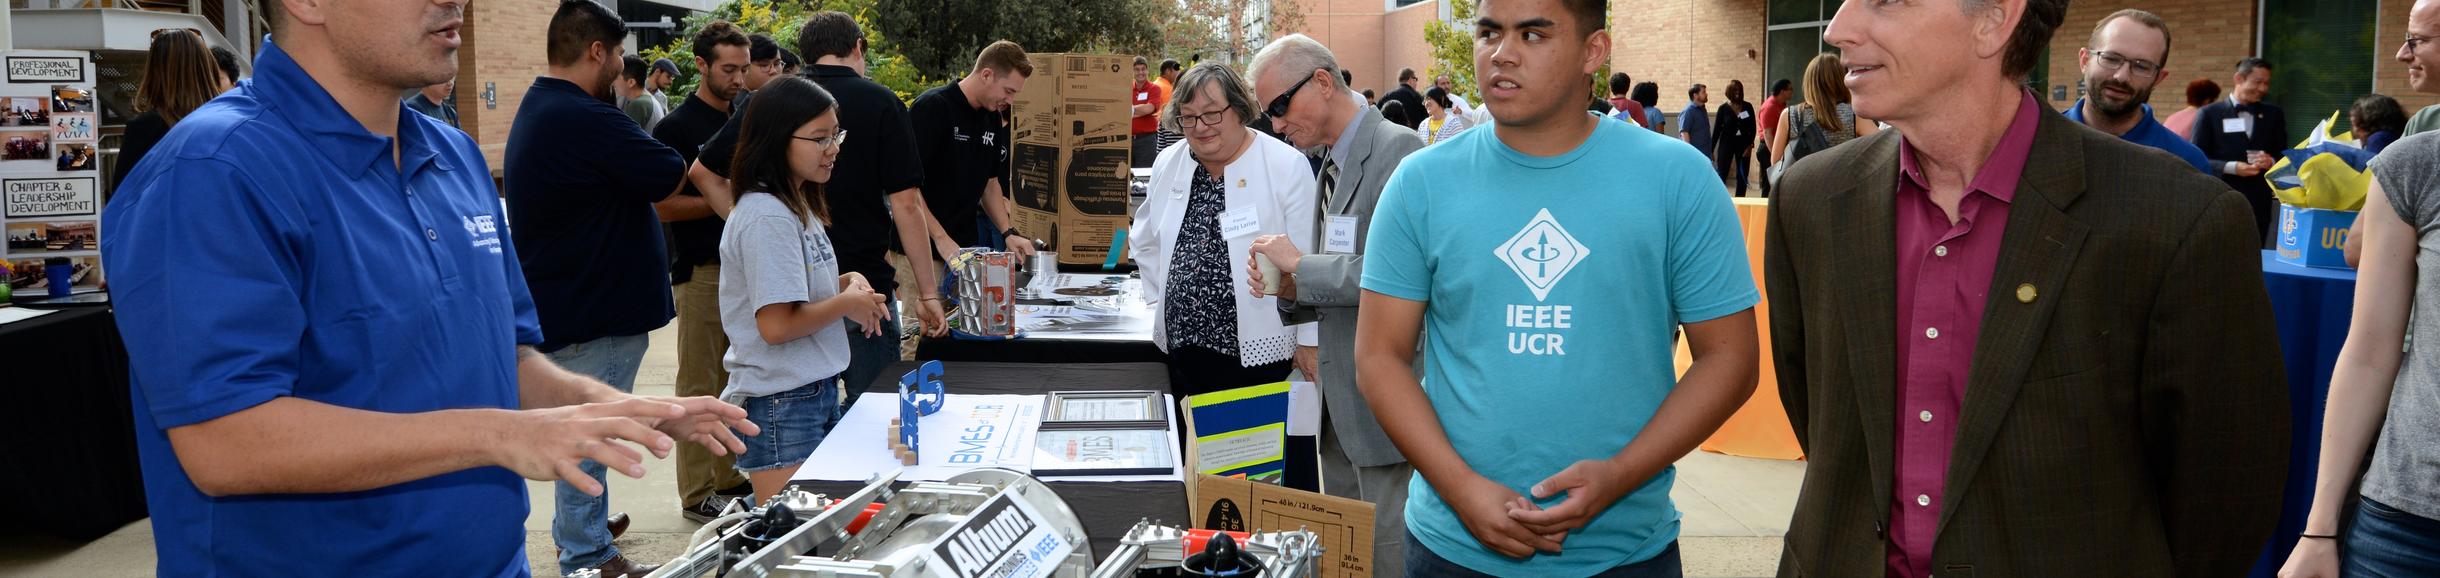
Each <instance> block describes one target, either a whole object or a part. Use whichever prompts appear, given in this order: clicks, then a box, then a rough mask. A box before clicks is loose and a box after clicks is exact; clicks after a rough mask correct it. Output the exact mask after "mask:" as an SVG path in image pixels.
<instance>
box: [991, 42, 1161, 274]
mask: <svg viewBox="0 0 2440 578" xmlns="http://www.w3.org/2000/svg"><path fill="white" fill-rule="evenodd" d="M1028 58H1029V59H1030V61H1031V62H1032V63H1033V65H1034V76H1033V77H1032V78H1029V79H1027V80H1026V82H1025V89H1024V90H1022V91H1019V92H1018V93H1017V96H1016V99H1015V100H1014V101H1013V102H1012V103H1011V110H1012V117H1013V120H1012V122H1013V123H1014V125H1013V126H1012V127H1011V132H1012V135H1011V136H1012V138H1013V140H1015V145H1014V148H1013V150H1012V151H1011V152H1010V154H1009V157H1010V161H1009V162H1010V163H1011V164H1012V165H1013V167H1012V169H1013V170H1012V171H1011V173H1013V175H1014V176H1012V177H1011V178H1012V179H1013V180H1015V181H1016V182H1015V183H1012V184H1011V185H1010V187H1009V189H1010V195H1011V200H1013V201H1014V203H1013V204H1014V205H1016V209H1015V211H1013V212H1014V213H1015V215H1014V216H1013V217H1012V218H1014V219H1015V220H1016V221H1017V228H1018V230H1021V231H1025V232H1026V233H1027V234H1029V235H1033V236H1035V237H1039V238H1044V239H1049V240H1050V242H1051V246H1052V247H1053V250H1055V251H1058V252H1059V262H1061V263H1065V264H1095V263H1101V262H1103V261H1104V260H1105V259H1107V258H1108V256H1109V252H1110V251H1111V242H1112V241H1113V240H1114V237H1115V235H1116V233H1117V232H1118V231H1119V230H1121V229H1125V228H1126V227H1127V225H1128V223H1129V219H1130V218H1131V214H1130V212H1129V210H1128V206H1127V168H1128V166H1129V165H1130V164H1131V163H1130V157H1129V154H1130V152H1131V149H1130V147H1129V146H1128V145H1129V138H1130V133H1131V129H1132V124H1131V121H1132V120H1133V118H1132V116H1131V115H1130V114H1129V110H1128V108H1129V107H1130V106H1131V105H1132V104H1133V103H1134V101H1133V100H1132V96H1133V95H1132V94H1130V93H1128V92H1127V91H1128V89H1129V88H1130V87H1132V85H1133V84H1134V77H1133V75H1134V69H1133V68H1132V66H1133V61H1132V60H1131V59H1130V58H1129V57H1125V56H1116V55H1102V54H1034V55H1029V57H1028Z"/></svg>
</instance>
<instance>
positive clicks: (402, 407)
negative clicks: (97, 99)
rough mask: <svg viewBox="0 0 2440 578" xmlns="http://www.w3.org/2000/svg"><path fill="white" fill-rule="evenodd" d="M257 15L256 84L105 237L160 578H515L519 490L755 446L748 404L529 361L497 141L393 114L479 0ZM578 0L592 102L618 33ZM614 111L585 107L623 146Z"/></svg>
mask: <svg viewBox="0 0 2440 578" xmlns="http://www.w3.org/2000/svg"><path fill="white" fill-rule="evenodd" d="M263 6H264V7H266V8H269V9H270V13H269V14H266V15H265V16H267V17H268V18H269V19H270V22H271V36H270V39H269V40H267V41H265V42H263V44H262V50H261V51H259V52H258V54H259V55H260V56H259V57H258V58H256V60H255V62H254V72H255V75H254V77H253V78H252V79H250V80H248V81H246V82H245V83H244V84H243V85H242V86H239V87H238V88H237V89H235V90H231V91H229V92H228V93H226V94H222V95H220V97H219V98H215V99H213V100H212V101H211V102H209V103H206V104H204V105H203V106H202V107H201V108H197V109H195V111H194V112H193V113H191V114H189V115H187V116H186V117H185V118H183V119H181V120H179V122H178V128H177V129H176V130H173V131H170V133H169V134H168V136H165V137H163V138H162V140H161V144H160V145H159V146H158V147H156V148H154V149H153V150H152V153H151V154H150V155H149V156H147V157H146V160H145V161H144V163H142V164H141V165H139V166H137V167H136V168H135V170H134V171H133V172H132V173H130V174H129V175H128V176H127V181H126V182H125V183H122V186H120V188H119V190H118V194H116V195H114V196H112V197H111V199H110V207H109V209H108V210H109V213H110V215H111V219H112V221H111V223H112V226H111V227H110V228H108V229H105V230H103V232H102V236H103V239H104V240H105V241H104V243H103V244H102V251H103V253H104V255H105V257H104V258H106V259H108V260H109V261H110V264H111V275H112V277H113V279H112V281H113V283H112V286H111V292H112V295H111V302H112V306H114V307H116V314H117V316H118V323H119V329H120V333H121V334H123V335H124V336H125V341H126V346H127V358H128V366H129V367H131V368H133V373H132V374H131V375H130V376H129V381H130V386H131V387H130V388H129V393H130V400H129V401H130V405H131V407H132V408H133V411H132V412H131V416H130V417H132V418H133V421H134V426H133V427H134V430H135V434H136V443H135V445H136V452H137V454H138V457H139V459H140V460H141V462H142V466H143V467H142V470H143V475H144V496H143V497H144V499H145V503H146V506H147V508H148V509H149V510H150V513H151V515H152V532H151V534H152V541H153V547H154V553H155V554H156V556H157V558H156V559H157V560H158V562H157V564H158V565H157V566H156V567H155V568H154V571H153V573H155V574H159V575H162V576H343V575H383V576H487V577H516V576H525V575H527V574H529V573H530V572H531V566H530V563H529V562H528V561H527V558H526V554H525V542H526V534H525V520H526V514H527V505H528V502H527V497H526V480H527V479H532V480H538V481H554V480H561V479H565V480H568V481H569V482H570V483H571V484H573V485H574V486H575V487H576V488H577V489H579V490H582V491H583V492H585V493H590V494H599V493H601V491H602V487H603V486H602V484H601V482H600V481H599V480H597V479H596V478H597V477H598V476H599V475H600V472H601V470H592V471H590V472H587V471H583V470H582V469H580V467H579V463H581V462H586V461H598V462H600V463H602V464H604V465H607V466H609V467H611V468H613V469H616V470H618V471H619V472H620V473H621V474H623V475H626V476H629V477H636V478H641V477H643V476H644V473H645V472H644V468H645V465H644V460H643V456H644V455H646V452H649V453H650V455H652V456H655V457H666V456H667V455H668V454H669V451H670V449H671V448H672V447H673V446H675V445H677V444H678V443H680V442H693V443H700V444H703V445H706V446H709V447H712V448H714V450H713V451H715V452H741V451H744V450H745V445H744V444H743V443H740V442H739V441H738V439H737V435H740V434H742V435H755V434H757V433H759V431H760V430H759V429H757V428H756V427H755V425H754V423H753V422H751V421H748V420H747V419H746V414H745V411H744V410H742V409H738V408H737V407H736V406H732V405H729V404H725V403H721V402H720V401H719V400H716V399H712V398H708V397H695V398H683V399H681V398H669V397H651V396H636V395H632V394H628V393H625V392H621V391H619V390H618V389H617V388H614V387H611V386H610V385H608V384H605V383H603V380H601V379H596V378H594V377H590V376H586V375H582V374H579V373H577V372H571V371H568V370H567V369H564V368H562V367H561V366H560V365H559V364H558V363H557V362H554V361H552V359H551V357H552V356H548V355H543V354H541V353H537V352H536V351H535V350H534V348H533V346H536V345H540V344H543V343H545V342H544V339H543V337H544V336H543V332H542V328H541V323H540V322H538V321H537V320H536V317H537V314H536V311H535V306H534V304H535V301H536V300H537V299H536V298H535V297H534V296H533V294H532V293H531V292H529V291H528V285H527V283H526V281H525V269H524V268H521V267H520V266H519V264H520V262H521V261H520V260H519V259H518V255H519V253H518V251H517V248H518V247H517V246H518V245H521V244H522V243H512V242H509V239H508V235H509V234H510V232H509V231H508V228H507V223H505V222H503V220H502V219H503V218H504V217H503V215H502V212H503V209H502V208H501V206H500V197H499V193H498V192H496V190H495V189H494V188H493V185H492V180H491V167H490V164H489V163H487V162H485V160H484V157H483V150H482V148H481V147H480V146H478V145H476V144H475V141H474V139H473V138H472V137H469V136H467V135H466V133H464V132H461V131H459V130H457V129H454V128H449V126H448V125H446V124H443V123H441V122H440V121H438V120H433V119H431V118H429V117H425V116H424V115H421V114H416V113H414V112H412V111H409V110H407V108H406V107H405V106H403V105H401V104H399V102H398V96H399V94H400V93H402V92H404V91H407V90H413V89H416V88H419V87H424V86H430V85H433V84H438V83H440V82H442V81H446V80H448V79H449V78H450V77H451V76H453V75H455V74H457V71H458V48H459V45H460V43H461V42H462V37H461V36H460V32H461V30H462V29H463V28H464V26H465V10H466V3H465V2H463V1H462V0H434V1H427V2H326V1H322V0H291V1H282V2H267V3H264V4H263ZM590 6H591V5H590V4H589V3H587V6H583V7H578V8H584V9H586V11H587V12H586V13H587V14H588V15H589V16H588V18H587V20H588V21H592V22H596V23H598V25H597V27H596V28H594V30H599V31H603V32H595V33H593V34H591V35H589V36H591V41H588V42H584V43H582V45H581V46H582V48H579V49H577V50H576V51H575V52H576V53H577V54H579V55H580V56H578V57H577V58H574V59H567V58H557V57H555V58H553V59H552V60H554V61H558V62H567V61H570V60H575V61H581V62H584V63H586V66H589V67H591V68H584V67H576V66H570V67H564V68H566V69H567V71H568V75H569V76H574V77H581V78H584V79H587V81H588V82H590V83H592V84H593V86H596V87H598V86H600V85H602V84H607V83H608V82H609V81H608V79H609V77H610V74H609V71H610V70H611V69H610V68H609V66H608V64H609V62H611V61H614V60H616V59H617V58H616V57H617V56H618V52H617V51H618V49H617V48H616V47H617V46H618V42H619V41H618V39H619V38H620V37H621V36H622V35H623V32H624V31H623V30H622V29H620V28H618V27H620V26H623V25H621V24H620V23H619V22H618V19H617V17H616V16H612V15H610V14H608V13H607V12H606V11H598V10H599V9H598V8H591V7H590ZM567 10H568V9H565V8H563V9H562V12H563V13H564V12H566V11H567ZM551 28H552V32H553V34H551V36H553V37H558V36H560V34H557V32H558V29H559V28H560V27H559V26H557V23H556V22H555V23H554V25H553V26H552V27H551ZM552 52H553V53H554V54H555V55H556V54H559V53H562V52H564V51H562V50H553V51H552ZM579 70H582V71H583V72H582V73H581V74H579V73H577V72H576V71H579ZM554 74H555V75H557V74H559V72H557V71H555V72H554ZM571 84H573V83H571ZM566 90H567V91H568V92H579V93H580V92H582V91H581V89H579V88H577V87H574V86H570V87H566ZM600 94H601V92H599V91H596V92H594V93H592V94H590V95H582V96H578V97H577V98H576V99H577V100H583V99H585V98H591V99H596V100H594V101H593V102H592V103H590V105H589V106H592V107H598V108H597V109H596V110H599V111H600V112H599V116H598V118H599V119H601V120H600V121H598V122H600V123H602V124H609V125H615V126H621V127H629V128H625V130H629V131H633V130H635V129H634V128H632V127H633V126H634V125H635V123H634V122H632V121H629V120H627V118H626V117H625V116H624V115H623V114H621V113H619V112H618V111H617V110H616V109H613V108H610V107H609V105H608V104H606V103H600V102H599V101H598V99H599V98H600ZM571 130H576V129H573V128H571ZM595 130H600V129H595ZM512 140H514V139H512ZM521 176H522V175H521ZM666 184H674V183H666ZM587 192H594V193H596V194H607V193H602V192H598V191H587ZM638 204H641V202H640V200H639V203H638ZM638 210H644V209H641V208H640V207H639V209H638ZM121 225H124V226H121ZM517 231H519V232H524V231H525V229H524V228H523V227H520V228H518V229H517ZM607 249H608V248H605V251H604V252H611V251H609V250H607ZM633 258H635V259H637V260H639V261H648V260H649V259H650V258H651V257H650V256H649V255H633ZM548 297H566V296H565V295H546V296H545V298H548ZM662 311H666V310H665V309H664V310H662ZM650 315H651V313H650V312H646V313H639V314H636V316H638V317H647V318H648V317H649V316H650ZM663 319H666V317H663ZM605 334H615V332H606V333H605ZM559 339H562V340H563V341H566V342H570V343H574V342H576V341H582V340H584V339H583V338H581V337H580V336H578V335H575V334H570V335H563V336H561V337H560V338H559ZM596 339H598V338H596ZM562 351H563V352H564V351H565V349H563V350H562ZM731 427H734V428H737V430H736V431H737V433H731V430H730V428H731ZM656 430H657V431H656ZM629 444H633V445H632V446H630V445H629ZM561 519H562V521H573V522H577V523H581V524H584V525H586V526H589V527H592V528H600V527H601V525H602V523H603V520H602V518H601V517H600V515H599V514H598V513H597V514H594V515H593V516H592V517H590V518H587V519H583V520H571V519H569V518H567V517H566V516H561Z"/></svg>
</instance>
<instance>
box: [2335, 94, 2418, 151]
mask: <svg viewBox="0 0 2440 578" xmlns="http://www.w3.org/2000/svg"><path fill="white" fill-rule="evenodd" d="M2347 122H2348V123H2349V124H2352V125H2354V126H2355V127H2363V129H2364V130H2365V131H2368V132H2365V133H2363V134H2357V135H2355V139H2356V140H2357V141H2362V140H2364V137H2369V136H2372V134H2371V133H2374V132H2388V133H2390V134H2405V133H2406V108H2405V107H2402V106H2398V99H2395V98H2390V97H2389V96H2388V95H2382V94H2367V95H2364V96H2363V98H2358V99H2355V106H2353V107H2350V108H2348V109H2347ZM2350 128H2352V127H2350Z"/></svg>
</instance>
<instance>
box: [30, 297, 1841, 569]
mask: <svg viewBox="0 0 2440 578" xmlns="http://www.w3.org/2000/svg"><path fill="white" fill-rule="evenodd" d="M676 334H677V332H676V331H675V330H674V329H663V330H661V331H656V332H653V334H652V349H651V352H649V353H647V354H645V357H644V366H643V369H642V370H641V371H640V372H639V373H638V374H637V376H636V390H637V392H638V393H646V394H660V395H669V394H671V393H673V385H672V384H673V383H675V376H676V374H677V366H678V360H677V338H676ZM671 464H672V462H670V461H668V460H661V461H655V462H650V463H648V464H647V465H646V468H647V469H648V471H649V473H648V474H647V475H645V476H644V478H643V479H629V478H627V477H625V476H621V475H617V474H613V475H611V477H610V507H611V511H614V512H615V511H623V512H627V514H628V515H629V516H630V517H632V518H633V522H632V523H631V524H630V526H629V528H628V529H627V535H626V536H625V537H623V538H620V539H619V540H618V542H617V543H616V546H617V547H618V548H619V550H620V551H621V552H622V553H624V554H625V555H626V556H627V557H628V558H630V559H633V560H635V561H637V562H643V563H660V562H664V561H668V560H669V559H671V558H675V557H677V555H678V554H679V552H680V551H681V550H683V549H684V548H685V545H686V541H687V539H688V537H689V536H690V535H691V534H692V533H694V531H695V529H696V528H697V527H698V525H697V524H695V523H694V522H691V521H688V520H687V519H686V518H684V517H682V516H679V515H678V506H677V478H676V476H675V475H673V474H671V473H670V472H671V470H670V467H671ZM1677 465H1678V469H1677V476H1678V477H1677V487H1676V488H1675V489H1673V490H1672V491H1671V492H1670V497H1671V498H1673V499H1675V500H1676V501H1677V506H1678V509H1679V510H1681V511H1683V512H1685V518H1684V519H1683V520H1682V521H1681V526H1680V530H1679V531H1680V535H1681V538H1680V544H1679V547H1680V550H1681V553H1682V556H1683V559H1684V560H1685V566H1686V575H1687V576H1689V577H1697V578H1710V577H1757V576H1770V575H1772V573H1773V571H1774V570H1775V569H1776V568H1777V564H1778V561H1779V552H1780V536H1782V535H1784V534H1786V533H1787V525H1788V516H1789V515H1790V513H1791V512H1793V511H1794V510H1795V507H1796V490H1797V488H1798V486H1799V484H1800V483H1801V482H1802V481H1803V478H1804V463H1803V462H1787V461H1777V460H1759V459H1749V458H1738V457H1729V456H1723V455H1718V454H1711V453H1706V452H1701V451H1697V452H1695V453H1694V454H1692V455H1689V456H1686V459H1684V460H1681V461H1679V462H1678V464H1677ZM527 488H528V490H529V496H530V498H531V500H532V514H531V515H530V516H528V517H527V518H526V522H525V529H526V540H525V551H526V556H527V558H528V559H529V560H531V561H532V563H533V569H534V574H535V575H536V576H556V575H558V566H559V563H558V550H557V549H556V548H555V547H553V546H552V545H551V507H552V497H551V492H552V485H551V484H547V483H539V482H530V483H528V486H527ZM299 546H300V547H311V545H299ZM153 563H154V556H153V548H152V523H151V521H149V520H146V521H138V522H135V523H133V524H128V525H127V527H125V528H120V529H119V530H118V531H117V532H113V533H111V534H110V535H108V536H104V537H102V538H101V539H98V540H94V541H92V542H90V543H84V544H76V543H66V542H56V541H40V540H37V541H29V542H19V543H13V544H0V576H41V577H51V576H60V577H116V576H130V577H139V576H153V575H155V573H154V571H153Z"/></svg>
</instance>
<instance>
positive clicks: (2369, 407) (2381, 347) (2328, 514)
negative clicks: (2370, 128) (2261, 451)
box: [2279, 132, 2440, 578]
mask: <svg viewBox="0 0 2440 578" xmlns="http://www.w3.org/2000/svg"><path fill="white" fill-rule="evenodd" d="M2371 171H2372V178H2373V184H2372V188H2371V191H2370V193H2369V194H2367V195H2365V197H2364V210H2363V212H2362V213H2361V217H2360V220H2358V221H2357V225H2356V229H2355V233H2354V235H2355V236H2358V237H2360V238H2361V239H2360V241H2361V242H2362V245H2363V261H2362V264H2361V265H2360V267H2359V269H2357V271H2356V277H2355V316H2354V319H2353V321H2352V322H2351V323H2352V325H2350V326H2349V327H2348V330H2347V343H2346V345H2345V346H2343V347H2342V348H2340V349H2339V353H2338V365H2337V367H2336V368H2335V370H2334V371H2333V372H2332V374H2331V376H2330V397H2329V405H2328V407H2327V409H2326V410H2325V413H2324V414H2323V418H2322V430H2321V439H2322V443H2321V469H2320V473H2319V475H2318V476H2316V477H2317V479H2318V480H2319V485H2318V486H2316V487H2315V488H2314V491H2313V510H2312V513H2311V514H2309V515H2307V516H2306V517H2305V523H2304V536H2303V537H2302V538H2300V539H2298V540H2297V542H2296V549H2295V550H2294V551H2293V552H2292V553H2290V554H2289V555H2288V559H2287V565H2286V566H2285V567H2283V568H2281V569H2280V571H2279V575H2280V576H2281V577H2283V578H2338V577H2339V576H2342V575H2344V576H2429V575H2431V573H2432V572H2434V571H2440V356H2435V355H2433V354H2432V351H2431V350H2430V349H2429V348H2426V349H2425V350H2415V349H2413V347H2412V346H2413V345H2414V344H2418V343H2421V344H2433V343H2440V234H2436V233H2440V231H2435V228H2440V134H2434V133H2428V132H2427V133H2423V134H2419V135H2415V136H2411V137H2407V138H2406V139H2405V140H2401V141H2398V142H2397V143H2396V144H2392V145H2390V146H2389V148H2388V149H2387V150H2384V151H2382V152H2381V156H2379V157H2377V158H2375V159H2373V161H2372V167H2371ZM2367 450H2369V451H2370V455H2369V459H2370V463H2369V464H2367V463H2365V461H2366V459H2367V455H2366V451H2367ZM2357 472H2362V474H2363V475H2362V481H2363V486H2362V488H2361V489H2360V490H2359V489H2357V487H2356V481H2357ZM2351 503H2352V504H2353V505H2354V506H2355V508H2356V510H2355V513H2354V514H2353V515H2352V517H2348V519H2347V521H2346V523H2345V524H2341V523H2340V519H2341V518H2342V517H2347V516H2346V515H2344V512H2345V510H2346V509H2347V506H2349V505H2350V504H2351ZM2342 531H2343V532H2344V533H2343V535H2342V533H2341V532H2342Z"/></svg>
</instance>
